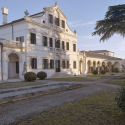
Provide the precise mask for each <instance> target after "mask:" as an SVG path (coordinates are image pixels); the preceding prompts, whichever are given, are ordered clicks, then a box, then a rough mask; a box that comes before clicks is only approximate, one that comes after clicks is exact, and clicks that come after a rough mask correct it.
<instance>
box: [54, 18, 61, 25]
mask: <svg viewBox="0 0 125 125" xmlns="http://www.w3.org/2000/svg"><path fill="white" fill-rule="evenodd" d="M55 24H56V25H57V26H60V24H59V18H55Z"/></svg>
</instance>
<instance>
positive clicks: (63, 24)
mask: <svg viewBox="0 0 125 125" xmlns="http://www.w3.org/2000/svg"><path fill="white" fill-rule="evenodd" d="M62 28H65V21H64V20H62Z"/></svg>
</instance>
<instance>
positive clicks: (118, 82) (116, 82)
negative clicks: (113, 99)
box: [108, 79, 125, 86]
mask: <svg viewBox="0 0 125 125" xmlns="http://www.w3.org/2000/svg"><path fill="white" fill-rule="evenodd" d="M108 83H109V84H114V85H120V86H125V79H119V80H118V79H117V80H111V81H109V82H108Z"/></svg>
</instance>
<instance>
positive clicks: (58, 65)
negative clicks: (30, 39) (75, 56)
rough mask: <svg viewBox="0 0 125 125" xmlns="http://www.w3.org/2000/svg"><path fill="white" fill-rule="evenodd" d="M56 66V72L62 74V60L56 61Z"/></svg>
mask: <svg viewBox="0 0 125 125" xmlns="http://www.w3.org/2000/svg"><path fill="white" fill-rule="evenodd" d="M55 63H56V64H55V66H56V72H61V68H60V60H56V61H55Z"/></svg>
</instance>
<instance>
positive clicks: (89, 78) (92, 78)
mask: <svg viewBox="0 0 125 125" xmlns="http://www.w3.org/2000/svg"><path fill="white" fill-rule="evenodd" d="M100 78H101V76H96V75H92V76H87V77H77V76H74V77H66V78H50V79H48V80H52V81H68V82H84V81H95V80H98V79H100Z"/></svg>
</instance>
